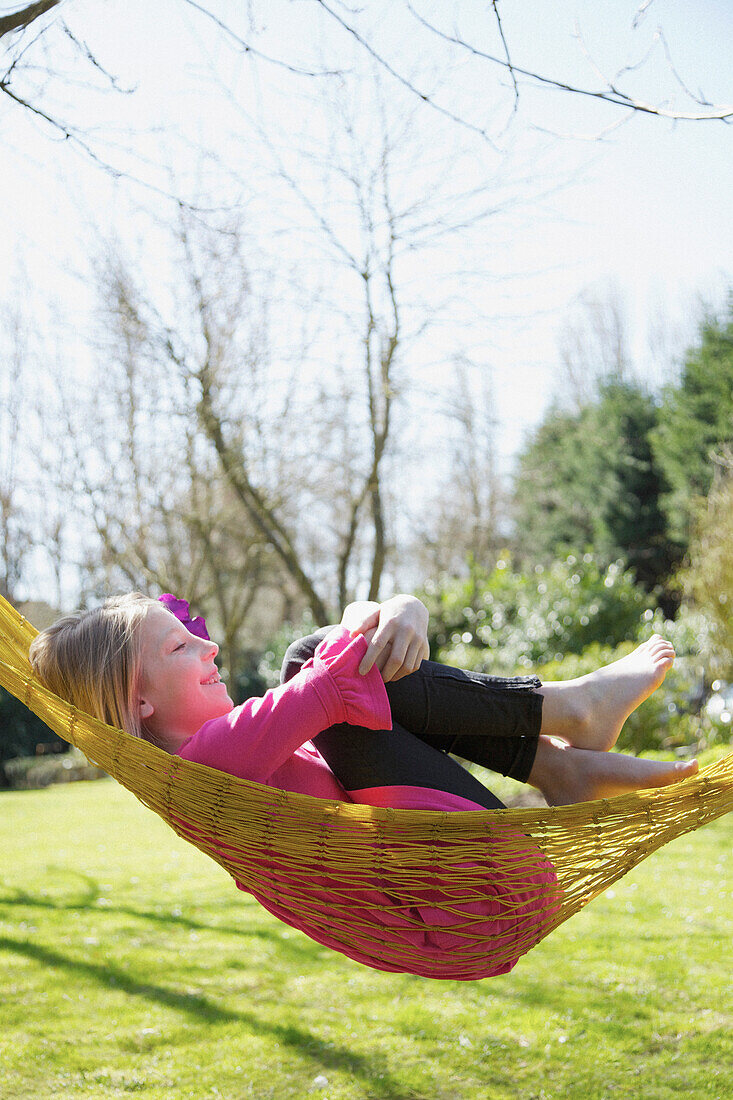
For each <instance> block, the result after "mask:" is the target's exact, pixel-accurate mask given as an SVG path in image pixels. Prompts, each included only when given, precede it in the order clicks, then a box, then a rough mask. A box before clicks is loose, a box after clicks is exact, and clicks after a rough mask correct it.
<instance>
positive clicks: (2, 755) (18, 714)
mask: <svg viewBox="0 0 733 1100" xmlns="http://www.w3.org/2000/svg"><path fill="white" fill-rule="evenodd" d="M65 744H66V742H64V741H62V739H61V738H60V737H57V736H56V734H55V733H53V731H52V730H50V729H49V728H48V726H46V725H45V724H44V723H43V722H42V721H41V719H40V718H36V716H35V714H33V713H32V712H31V711H29V710H28V708H27V707H26V706H24V705H23V703H21V702H20V701H19V700H18V699H16V698H15V696H13V695H11V694H10V693H9V692H7V691H5V689H4V688H0V762H2V761H3V760H12V759H13V758H14V757H16V756H34V755H35V753H36V746H37V745H48V746H53V750H52V751H59V750H62V751H63V750H64V748H65Z"/></svg>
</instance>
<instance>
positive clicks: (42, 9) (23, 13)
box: [0, 0, 63, 38]
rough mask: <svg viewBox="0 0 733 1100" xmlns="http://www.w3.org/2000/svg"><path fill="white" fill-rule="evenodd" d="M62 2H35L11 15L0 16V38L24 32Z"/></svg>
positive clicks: (41, 0) (42, 0) (47, 0)
mask: <svg viewBox="0 0 733 1100" xmlns="http://www.w3.org/2000/svg"><path fill="white" fill-rule="evenodd" d="M62 2H63V0H37V3H35V4H28V5H26V7H24V8H21V9H20V11H16V12H13V13H12V15H3V16H0V38H2V37H3V35H6V34H12V33H13V31H21V30H25V28H26V27H29V26H30V24H31V23H33V22H34V21H35V20H36V19H39V18H40V17H41V16H42V15H45V14H46V12H47V11H51V9H52V8H57V7H58V6H59V4H61V3H62Z"/></svg>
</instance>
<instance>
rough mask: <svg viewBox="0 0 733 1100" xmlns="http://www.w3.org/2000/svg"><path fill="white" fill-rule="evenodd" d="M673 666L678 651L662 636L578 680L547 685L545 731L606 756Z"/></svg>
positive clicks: (576, 745) (542, 690)
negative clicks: (633, 714)
mask: <svg viewBox="0 0 733 1100" xmlns="http://www.w3.org/2000/svg"><path fill="white" fill-rule="evenodd" d="M673 664H674V648H673V647H672V643H671V642H668V641H666V640H665V639H664V638H662V637H661V636H660V635H659V634H654V635H653V636H652V637H651V638H650V639H649V641H648V642H642V644H641V645H640V646H637V648H636V649H635V650H634V651H633V653H629V654H627V656H626V657H622V658H621V659H620V660H619V661H614V662H613V664H610V665H606V666H605V667H604V668H599V669H597V670H596V671H595V672H591V673H589V674H588V675H587V676H580V677H578V679H577V680H565V681H558V682H556V683H551V684H543V686H542V687H541V688H540V689H539V690H540V694H541V695H542V696H544V702H543V704H542V730H541V732H542V733H543V734H546V735H548V736H559V737H564V738H565V739H566V740H567V741H569V742H570V744H571V745H574V746H575V748H578V749H596V750H599V751H603V752H606V751H608V749H610V748H612V747H613V746H614V745H615V744H616V741H617V740H618V735H619V733H620V732H621V728H622V726H623V724H624V722H625V721H626V719H627V718H628V717H629V715H630V714H631V713H632V711H634V710H636V708H637V707H638V706H639V704H640V703H643V702H644V700H645V699H648V697H649V696H650V695H651V694H652V692H653V691H656V689H657V688H658V687H659V685H660V684H661V683H662V681H663V680H664V677H665V676H666V675H667V673H668V672H669V670H670V669H671V667H672V665H673Z"/></svg>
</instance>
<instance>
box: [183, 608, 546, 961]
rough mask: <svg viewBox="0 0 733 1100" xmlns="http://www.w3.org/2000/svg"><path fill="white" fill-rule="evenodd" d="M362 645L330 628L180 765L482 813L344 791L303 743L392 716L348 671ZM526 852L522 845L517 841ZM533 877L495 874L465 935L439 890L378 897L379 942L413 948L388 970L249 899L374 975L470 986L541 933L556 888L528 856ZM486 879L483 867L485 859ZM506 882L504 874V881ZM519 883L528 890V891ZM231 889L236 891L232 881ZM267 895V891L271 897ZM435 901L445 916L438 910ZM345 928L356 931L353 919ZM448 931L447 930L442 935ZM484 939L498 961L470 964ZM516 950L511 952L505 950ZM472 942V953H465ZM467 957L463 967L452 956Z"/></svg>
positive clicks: (465, 804) (425, 804) (375, 725)
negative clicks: (407, 899) (414, 897)
mask: <svg viewBox="0 0 733 1100" xmlns="http://www.w3.org/2000/svg"><path fill="white" fill-rule="evenodd" d="M366 647H367V643H366V639H365V638H363V637H362V636H358V637H356V638H354V639H352V638H351V637H350V636H349V633H348V631H346V630H345V629H344V628H340V627H339V628H335V629H334V630H333V631H331V633H330V634H329V635H328V636H327V637H326V638H325V639H324V640H323V641H322V642H321V644H320V645H319V646H318V648H317V649H316V652H315V655H314V657H313V658H312V659H311V660H310V661H308V662H307V663H306V664H304V665H303V667H302V668H301V670H300V671H299V672H298V674H297V675H296V676H294V677H293V678H292V679H291V680H289V681H288V682H287V683H286V684H281V685H280V686H279V687H276V688H273V689H272V690H270V691H268V692H266V693H265V695H264V696H262V697H261V698H255V699H248V700H247V701H246V702H245V703H243V704H242V705H241V706H239V707H235V709H234V710H232V711H231V712H230V713H229V714H227V715H225V716H223V717H221V718H216V719H213V720H212V721H210V722H207V723H206V724H205V725H203V726H202V727H201V729H200V730H199V731H198V732H197V733H196V734H194V736H193V737H191V738H189V739H188V741H186V742H185V743H184V744H183V745H182V747H181V748H180V750H179V755H180V756H181V757H182V758H183V759H184V760H191V761H195V762H196V763H198V764H205V765H207V766H208V767H211V768H216V769H218V770H219V771H223V772H227V773H228V774H230V775H235V776H239V777H240V778H242V779H247V780H250V781H252V782H256V783H263V784H265V785H267V786H271V787H276V788H279V789H281V790H287V791H294V792H296V793H299V794H307V795H312V796H314V797H316V798H325V799H331V800H336V801H342V802H352V801H359V802H362V803H366V804H368V805H378V806H385V805H388V806H392V807H394V808H396V809H400V808H410V809H428V810H444V811H445V810H448V811H455V810H480V809H483V807H481V806H478V805H477V804H475V803H473V802H470V801H468V800H467V799H464V798H461V797H459V796H457V795H453V794H449V793H446V792H442V791H436V790H428V789H425V788H418V787H387V788H385V787H381V788H374V789H373V790H369V791H364V790H362V791H359V792H354V795H355V797H352V794H350V793H349V792H347V791H346V790H344V788H343V787H342V786H341V784H340V783H339V782H338V780H337V779H336V777H335V775H334V774H333V772H332V771H331V770H330V768H329V767H328V765H327V763H326V761H325V760H324V759H323V757H322V756H321V755H320V753H319V752H318V750H317V749H316V747H315V746H314V745H313V743H312V738H314V737H315V736H316V735H317V734H318V733H320V732H322V731H323V730H325V729H327V728H328V727H329V726H332V725H336V724H338V723H344V722H346V723H348V724H350V725H359V726H366V727H367V728H368V729H374V730H377V729H389V728H391V725H392V717H391V712H390V707H389V700H388V698H387V693H386V690H385V687H384V683H383V681H382V678H381V675H380V674H379V671H378V670H377V669H376V667H373V668H372V669H371V670H370V672H369V673H367V674H366V676H362V675H360V674H359V671H358V668H359V664H360V662H361V659H362V657H363V656H364V653H365V651H366ZM527 847H528V848H531V842H529V841H528V842H527ZM535 854H536V859H535V862H536V871H535V872H534V873H533V874H531V875H530V876H529V878H527V877H526V876H523V889H522V890H521V891H518V890H517V887H516V883H512V884H510V885H507V884H504V883H502V881H501V876H500V875H497V881H496V883H495V889H494V890H493V895H494V896H493V897H491V898H489V899H487V900H483V901H481V902H472V903H469V904H466V905H463V907H462V912H463V914H464V916H469V917H471V918H473V917H475V916H476V915H477V914H480V915H485V916H486V918H487V921H489V922H490V927H489V926H487V925H484V926H483V927H482V926H478V927H477V926H475V925H474V926H473V930H472V938H471V937H469V938H467V936H466V933H465V931H464V930H463V928H462V924H463V917H462V916H461V907H460V906H456V902H455V900H454V899H451V900H450V901H449V902H448V903H446V901H445V896H444V895H443V893H442V892H441V891H440V890H439V889H435V890H432V889H431V890H427V891H424V892H423V896H422V897H421V898H420V901H421V902H422V901H424V904H420V905H419V906H411V907H410V908H409V911H407V910H406V911H405V912H404V915H402V914H401V913H400V912H398V911H395V905H394V899H393V898H387V897H385V898H384V899H383V900H384V902H385V908H384V935H385V937H389V938H395V937H396V938H397V939H398V940H399V941H400V943H404V944H405V945H409V946H410V947H411V948H416V949H417V951H416V952H412V953H411V961H410V962H409V963H408V964H407V965H401V966H395V965H392V964H390V963H388V962H385V961H383V960H380V959H379V958H378V956H375V951H374V944H373V941H372V940H371V939H370V938H367V939H365V940H364V941H363V942H362V943H360V940H359V935H358V933H357V934H356V935H355V936H354V937H353V939H352V940H351V941H350V942H349V943H347V944H345V943H344V940H343V938H341V937H339V938H334V937H333V936H332V935H331V934H330V933H329V931H328V928H327V922H326V924H325V925H324V922H323V920H318V921H314V922H309V921H308V920H305V919H303V918H300V917H296V916H295V915H294V914H293V913H291V912H289V911H288V910H287V908H285V907H283V906H282V905H281V904H279V902H278V900H277V897H276V896H273V894H270V893H268V894H267V895H266V896H265V895H263V894H260V893H256V894H255V895H254V896H256V897H257V900H258V901H260V902H261V904H262V905H264V906H265V908H267V909H268V910H269V911H270V912H272V913H273V914H274V915H275V916H277V917H279V918H280V919H281V920H283V921H285V922H286V923H288V924H291V925H293V926H294V927H296V928H300V929H301V931H303V932H305V933H306V934H307V935H309V936H311V938H313V939H315V940H317V941H318V942H319V943H324V944H326V945H327V946H328V947H333V948H335V949H336V950H338V951H341V952H343V953H344V954H347V955H349V956H350V957H351V958H354V959H356V960H357V961H358V962H362V963H365V964H366V965H368V966H372V967H376V968H378V969H383V970H398V971H401V970H407V971H409V972H411V973H416V974H423V975H426V976H430V977H442V978H453V979H469V980H472V979H476V978H482V977H488V976H490V975H494V974H503V973H507V972H508V971H509V970H511V969H512V968H513V966H514V965H515V964H516V962H517V960H518V958H519V957H520V955H521V954H523V953H524V952H525V951H526V950H528V949H529V947H530V946H532V944H533V943H535V942H536V941H537V939H539V938H541V934H542V932H541V930H542V927H543V925H544V923H545V922H546V920H547V919H548V918H549V912H548V908H547V904H546V902H547V896H548V891H550V892H552V888H553V887H554V886H555V885H556V879H555V875H554V872H553V870H552V867H551V865H550V864H549V863H548V861H547V860H546V859H545V858H544V857H543V856H542V855H541V853H540V852H539V851H538V850H535V851H534V852H533V853H532V855H533V858H534V856H535ZM486 872H487V875H490V873H491V867H490V866H489V863H488V861H487V866H486ZM510 878H511V876H510ZM526 883H530V884H531V888H530V889H529V890H528V889H527V888H526V886H525V884H526ZM237 885H238V886H239V887H240V889H246V887H244V886H242V884H241V883H238V884H237ZM276 893H277V891H275V894H276ZM363 901H364V905H365V908H367V909H368V910H369V914H370V917H372V918H373V916H374V912H375V901H376V903H377V911H378V910H379V896H378V891H371V890H370V891H368V892H367V893H365V894H364V898H363ZM441 901H442V902H443V903H444V904H449V905H450V911H448V910H444V909H442V908H440V904H441ZM322 908H323V910H324V911H325V913H326V915H327V911H328V889H327V886H326V884H325V883H324V891H323V897H322ZM355 924H356V925H358V919H357V915H356V913H355ZM452 928H455V929H456V931H455V932H452V931H451V929H452ZM487 933H489V934H490V936H491V938H492V939H493V940H494V942H495V944H496V947H497V948H500V951H499V952H498V953H499V954H500V955H501V960H502V961H501V963H499V964H497V961H496V959H494V960H493V961H492V958H491V957H487V958H485V959H483V960H481V961H480V962H476V961H475V959H474V955H475V943H474V940H476V938H477V942H481V939H482V935H483V936H484V937H485V936H486V935H487ZM513 943H516V948H517V949H516V953H514V954H513V953H512V952H511V950H510V951H509V955H510V956H511V957H509V958H507V947H509V948H511V945H512V944H513ZM472 945H473V947H474V950H473V951H471V948H472ZM466 953H467V954H468V957H469V958H470V959H471V961H470V962H467V961H466V959H465V958H461V956H462V955H465V954H466Z"/></svg>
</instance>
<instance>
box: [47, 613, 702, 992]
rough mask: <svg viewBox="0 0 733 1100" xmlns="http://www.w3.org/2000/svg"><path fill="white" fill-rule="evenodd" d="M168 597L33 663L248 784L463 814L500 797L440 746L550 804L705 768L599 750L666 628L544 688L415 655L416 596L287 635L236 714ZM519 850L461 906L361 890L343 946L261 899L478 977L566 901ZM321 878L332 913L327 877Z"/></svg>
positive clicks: (71, 624)
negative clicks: (289, 640) (365, 929)
mask: <svg viewBox="0 0 733 1100" xmlns="http://www.w3.org/2000/svg"><path fill="white" fill-rule="evenodd" d="M161 599H162V601H163V602H162V603H161V602H160V601H155V600H151V599H148V598H146V597H143V596H140V595H138V594H132V595H129V596H124V597H119V598H117V599H114V600H111V601H108V602H107V604H105V605H104V606H103V607H102V608H98V609H95V610H92V611H88V612H81V613H77V614H76V615H73V616H67V617H65V618H64V619H62V620H60V621H59V622H58V623H56V624H55V625H54V626H52V627H50V628H49V629H48V630H46V631H44V632H42V633H41V634H40V635H39V636H38V637H37V638H36V639H35V641H34V642H33V644H32V646H31V661H32V663H33V666H34V668H35V671H36V673H37V675H38V676H39V678H40V679H41V680H42V681H43V682H44V683H45V684H46V685H47V686H48V687H49V688H51V690H52V691H54V692H56V694H58V695H61V696H63V697H65V698H66V699H68V700H69V701H70V702H72V703H74V704H75V705H76V706H77V707H79V708H80V709H82V710H85V711H87V712H88V713H91V714H93V715H95V716H96V717H98V718H101V719H102V720H103V721H106V722H108V723H110V724H111V725H115V726H122V727H123V728H124V729H126V730H127V731H128V732H129V733H131V734H133V735H136V736H142V737H145V738H146V739H148V740H150V741H152V742H153V743H154V744H156V745H158V746H160V747H161V748H163V749H165V750H166V751H168V752H170V753H174V754H177V755H179V756H181V757H182V758H184V759H186V760H192V761H195V762H197V763H200V764H205V765H208V766H210V767H213V768H216V769H218V770H220V771H224V772H228V773H230V774H232V775H236V776H240V777H241V778H244V779H248V780H252V781H255V782H258V783H263V784H267V785H270V786H273V787H277V788H280V789H284V790H291V791H296V792H299V793H303V794H309V795H313V796H316V797H320V798H326V799H330V800H340V801H347V802H348V801H351V802H360V803H366V804H367V805H378V806H392V807H395V808H411V809H429V810H448V811H455V810H475V809H485V808H489V809H493V808H499V807H501V803H500V802H499V800H498V799H496V798H495V797H494V795H493V794H491V792H490V791H488V790H487V788H486V787H484V786H483V785H482V784H481V783H479V782H478V781H477V780H476V779H475V778H474V777H473V776H471V775H470V774H469V773H468V772H467V771H466V770H465V769H463V768H462V767H461V766H460V765H459V764H457V763H456V762H455V761H454V760H453V759H452V758H451V757H450V756H448V755H447V754H448V753H449V752H450V753H453V754H456V755H459V756H461V757H463V758H465V759H467V760H470V761H474V762H476V763H479V764H482V765H484V766H486V767H488V768H491V769H492V770H494V771H499V772H501V773H502V774H505V775H509V776H512V777H514V778H516V779H519V780H522V781H525V782H529V783H530V784H532V785H533V786H535V787H537V788H538V789H539V790H541V791H542V793H543V794H544V796H545V798H546V799H547V801H548V802H549V803H551V804H559V803H567V802H576V801H582V800H586V799H589V798H597V797H605V796H609V795H613V794H618V793H623V792H626V791H630V790H635V789H637V788H640V787H651V786H663V785H666V784H668V783H672V782H675V781H676V780H679V779H682V778H685V777H686V776H688V775H691V774H694V772H695V771H696V770H697V764H696V762H695V761H692V762H690V763H687V764H666V763H657V762H652V761H644V760H637V759H635V758H633V757H627V756H621V755H618V754H609V753H608V752H607V750H608V749H610V748H611V747H612V746H613V744H614V743H615V741H616V739H617V737H618V734H619V732H620V730H621V727H622V725H623V723H624V721H625V720H626V718H627V717H628V715H629V714H630V713H631V711H632V710H633V709H634V708H635V707H636V706H638V704H639V703H640V702H641V701H642V699H644V698H646V697H647V696H648V695H649V694H650V693H651V692H652V691H653V690H654V689H655V688H656V687H657V686H658V685H659V684H660V683H661V681H662V680H663V678H664V676H665V674H666V672H667V671H668V669H669V668H670V667H671V665H672V662H673V659H674V652H673V650H672V647H671V646H670V645H669V643H668V642H666V641H664V640H663V639H661V638H659V637H658V636H655V637H654V638H652V639H651V640H650V641H649V642H647V643H645V644H644V645H642V646H640V647H639V648H638V649H637V650H635V652H634V653H633V654H631V655H630V656H628V657H626V658H624V659H623V660H621V661H618V662H616V663H615V664H613V665H610V666H608V667H607V668H605V669H601V670H599V671H598V672H596V673H594V674H593V675H591V676H589V677H584V678H582V679H580V680H573V681H566V682H562V683H557V684H545V685H541V684H540V682H539V680H537V679H536V678H534V677H518V678H512V679H502V678H496V677H491V676H486V675H483V674H480V673H466V672H462V671H461V670H458V669H452V668H448V667H446V666H441V665H438V664H434V663H433V662H430V661H427V660H425V659H424V658H425V657H426V655H427V640H426V635H427V611H426V609H425V608H424V607H423V605H422V604H421V603H420V602H419V601H418V600H416V599H414V598H413V597H408V596H400V597H395V598H393V599H392V600H388V601H386V603H383V604H381V605H377V604H352V605H350V606H349V607H348V608H347V609H346V611H345V612H344V616H343V619H342V623H341V626H340V627H336V628H326V629H324V630H322V631H320V632H318V633H317V634H315V635H313V636H311V637H310V638H307V639H302V640H301V641H300V642H296V643H295V644H294V645H293V646H291V648H290V650H289V651H288V653H287V655H286V660H285V663H284V666H283V680H284V681H285V682H284V683H283V684H282V685H281V686H280V687H279V688H275V689H274V690H272V691H269V692H267V693H266V695H265V696H264V697H263V698H261V699H250V700H248V701H247V702H246V703H244V704H243V705H242V706H240V707H234V705H233V703H232V701H231V700H230V698H229V695H228V693H227V689H226V685H225V684H224V683H223V681H222V680H221V678H220V676H219V673H218V670H217V668H216V665H215V664H214V658H215V657H216V654H217V652H218V649H217V646H216V645H215V644H214V643H213V642H211V641H210V640H209V639H208V634H207V632H206V629H205V626H204V624H203V620H201V619H196V620H191V619H190V618H189V616H188V605H187V604H186V603H185V601H178V600H175V599H174V598H173V597H170V596H168V597H162V598H161ZM515 853H516V855H515V859H516V863H517V868H515V869H513V868H512V865H511V860H510V861H509V864H507V862H506V861H505V862H504V863H503V865H502V868H501V869H499V868H497V867H496V866H492V863H491V860H489V859H487V860H486V861H485V863H484V865H483V866H479V865H478V864H477V870H478V871H480V872H481V874H482V875H484V876H489V877H492V882H493V885H494V887H495V888H494V889H493V895H492V896H491V898H490V899H489V900H487V899H486V897H485V896H484V897H483V898H482V900H481V901H476V902H471V901H466V900H465V899H462V900H461V901H460V902H455V901H454V900H452V899H451V898H450V896H449V890H446V886H445V884H439V883H436V884H435V886H434V888H432V889H427V890H426V889H422V890H421V891H420V892H418V894H417V896H416V897H415V898H413V899H411V900H412V901H413V902H414V904H412V905H411V906H409V907H408V908H407V909H405V908H404V906H403V907H400V906H395V904H394V899H390V898H385V896H384V895H383V894H380V893H379V891H378V890H374V891H363V896H361V895H358V892H357V895H355V902H356V904H355V907H354V912H353V924H354V928H355V929H356V934H355V935H354V936H352V937H351V938H350V940H349V944H348V946H345V945H344V940H343V938H342V937H341V936H336V937H335V936H332V935H331V934H330V933H329V931H328V928H327V927H326V926H324V925H323V923H322V921H320V920H319V919H317V918H315V917H314V918H313V920H311V921H309V920H308V919H303V918H297V919H296V918H295V917H294V916H293V915H292V913H290V912H288V910H287V908H286V907H283V905H282V904H280V903H279V901H278V898H277V891H276V890H275V892H274V894H271V895H268V896H267V897H264V896H261V895H260V894H258V895H257V897H258V900H260V901H261V902H262V903H263V904H264V905H265V906H266V908H268V909H269V910H270V911H271V912H273V913H274V914H275V915H276V916H278V917H280V918H281V919H283V920H285V921H286V922H287V923H291V924H294V925H295V926H296V927H299V928H301V929H302V930H303V931H305V932H306V933H307V934H309V935H311V936H312V937H313V938H315V939H317V940H318V941H319V942H322V943H325V944H327V945H328V946H334V947H336V948H337V949H338V950H341V951H344V952H345V953H346V954H349V955H350V956H351V957H352V958H355V959H357V960H358V961H362V962H365V963H367V964H368V965H371V966H375V965H376V966H380V965H381V964H380V963H379V962H378V961H375V957H374V944H373V940H372V942H371V943H370V944H368V945H367V944H366V943H365V944H364V945H363V947H362V946H360V940H359V932H358V929H359V911H358V910H359V904H361V905H363V906H364V908H365V910H366V909H368V910H369V913H370V916H371V917H372V918H373V915H374V912H375V911H378V912H379V913H380V914H381V917H380V919H381V920H382V922H383V925H384V935H385V937H389V938H391V939H394V938H395V937H397V938H398V939H400V940H401V941H404V942H405V943H406V944H408V945H410V946H411V947H412V948H414V949H415V950H414V952H413V957H414V961H413V962H411V963H410V964H409V965H408V966H406V967H404V968H403V969H409V970H410V971H411V972H413V973H424V974H430V975H431V976H440V977H446V978H477V977H485V976H488V975H490V974H497V973H506V972H508V971H509V970H511V969H512V967H513V966H514V965H515V963H516V961H517V959H518V958H519V956H520V955H521V954H523V953H524V952H525V951H527V950H528V949H529V948H530V947H531V946H533V944H534V943H535V942H537V940H538V939H540V938H541V936H542V935H543V934H544V931H545V930H546V925H547V922H548V921H549V920H550V919H551V915H552V908H553V898H554V899H555V901H556V899H557V896H558V895H557V885H556V879H555V875H554V872H553V869H552V866H551V865H550V864H549V862H548V861H547V860H546V859H545V857H544V856H543V855H542V854H541V852H540V851H539V849H537V848H535V847H534V846H533V845H532V843H531V841H529V840H528V839H527V838H524V837H522V838H521V844H520V845H519V847H518V848H517V847H516V846H515ZM520 865H521V866H520ZM507 867H508V870H507ZM520 871H521V873H520ZM513 872H514V873H513ZM494 880H495V881H494ZM322 887H323V889H322V893H323V903H324V905H325V906H326V907H327V905H328V884H327V882H326V881H325V880H324V882H323V884H322ZM484 893H485V891H484ZM477 917H481V918H482V920H481V921H479V922H478V923H477V920H476V918H477ZM469 928H470V931H468V929H469ZM487 929H488V938H489V939H490V940H491V943H492V950H491V952H490V954H489V955H488V956H487V953H486V949H485V945H486V942H487ZM477 943H482V944H483V945H484V947H483V956H482V958H481V959H480V961H477V959H476V944H477ZM367 948H368V950H367ZM467 960H469V961H468V962H467ZM436 967H437V969H436ZM383 968H384V969H398V968H397V967H394V966H392V965H389V964H386V963H385V964H384V966H383Z"/></svg>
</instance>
